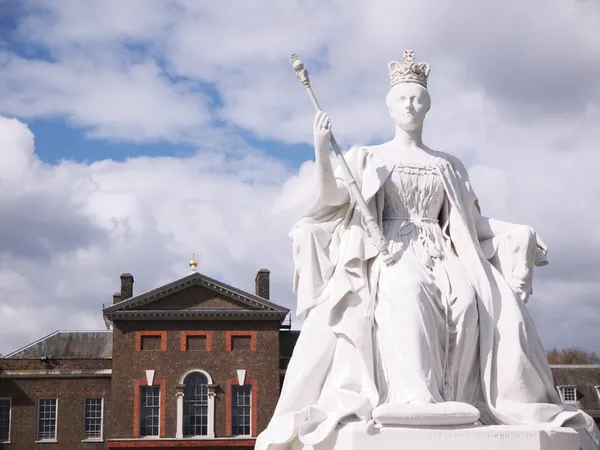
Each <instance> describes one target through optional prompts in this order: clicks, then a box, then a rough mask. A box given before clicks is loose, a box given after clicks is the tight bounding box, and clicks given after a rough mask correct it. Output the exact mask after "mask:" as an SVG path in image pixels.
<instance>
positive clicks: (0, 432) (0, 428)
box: [0, 398, 12, 442]
mask: <svg viewBox="0 0 600 450" xmlns="http://www.w3.org/2000/svg"><path fill="white" fill-rule="evenodd" d="M11 406H12V405H11V400H10V398H0V442H9V441H10V407H11Z"/></svg>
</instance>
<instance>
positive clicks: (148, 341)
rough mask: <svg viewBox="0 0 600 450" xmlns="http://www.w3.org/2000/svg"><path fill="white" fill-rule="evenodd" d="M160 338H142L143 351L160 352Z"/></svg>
mask: <svg viewBox="0 0 600 450" xmlns="http://www.w3.org/2000/svg"><path fill="white" fill-rule="evenodd" d="M160 341H161V338H160V336H142V351H146V352H148V351H150V352H159V351H160Z"/></svg>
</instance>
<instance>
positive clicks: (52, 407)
mask: <svg viewBox="0 0 600 450" xmlns="http://www.w3.org/2000/svg"><path fill="white" fill-rule="evenodd" d="M133 286H134V278H133V276H131V275H130V274H123V275H121V290H120V292H119V293H118V294H115V295H114V296H113V304H112V305H110V306H108V307H106V308H104V310H103V313H104V318H105V321H106V322H107V324H108V325H111V327H112V330H111V331H103V332H56V333H53V334H51V335H49V336H46V337H45V338H43V339H41V340H39V341H37V342H34V343H32V344H30V345H28V346H26V347H24V348H22V349H19V350H17V351H15V352H13V353H11V354H9V355H7V356H5V357H4V358H2V359H0V449H4V448H6V449H14V450H29V449H32V448H36V447H37V444H36V443H44V445H43V447H42V448H44V449H48V450H50V449H68V450H71V449H73V450H75V449H101V448H102V449H103V448H109V449H110V448H119V449H146V448H188V449H193V448H202V449H206V448H219V449H226V448H236V449H240V448H253V447H254V441H255V438H256V436H257V434H258V433H259V432H260V431H261V430H262V429H264V428H265V427H266V425H267V423H268V421H269V419H270V416H271V414H272V412H273V410H274V408H275V405H276V403H277V399H278V397H279V386H280V376H282V374H283V372H282V370H281V369H283V370H284V369H285V366H286V361H288V360H289V355H286V354H285V353H286V352H291V351H292V349H293V344H294V343H295V339H296V337H297V334H298V333H297V332H294V331H291V330H290V329H289V326H286V325H285V324H284V320H285V318H286V316H287V315H288V313H289V310H288V309H286V308H284V307H281V306H279V305H277V304H275V303H272V302H271V301H270V300H269V272H268V271H267V270H260V271H259V272H258V274H257V276H256V294H255V295H253V294H249V293H247V292H243V291H241V290H239V289H236V288H234V287H232V286H228V285H226V284H224V283H221V282H219V281H216V280H213V279H211V278H209V277H207V276H204V275H202V274H199V273H196V272H194V273H192V274H190V275H188V276H186V277H184V278H182V279H179V280H177V281H174V282H173V283H170V284H167V285H165V286H161V287H159V288H157V289H154V290H152V291H149V292H145V293H143V294H139V295H134V291H133ZM282 336H283V337H282ZM280 340H282V341H283V342H284V345H283V349H284V354H283V355H281V354H280ZM280 366H281V367H280Z"/></svg>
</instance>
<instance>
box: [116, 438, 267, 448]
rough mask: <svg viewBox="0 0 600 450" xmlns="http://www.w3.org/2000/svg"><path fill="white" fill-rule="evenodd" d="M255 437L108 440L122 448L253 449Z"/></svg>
mask: <svg viewBox="0 0 600 450" xmlns="http://www.w3.org/2000/svg"><path fill="white" fill-rule="evenodd" d="M255 443H256V440H255V439H249V438H243V439H237V438H217V439H173V438H165V439H152V440H150V439H111V440H108V441H107V448H109V449H112V448H121V449H134V448H141V449H150V448H192V449H196V448H199V447H209V449H212V448H214V447H227V448H231V447H240V448H248V449H253V448H254V444H255Z"/></svg>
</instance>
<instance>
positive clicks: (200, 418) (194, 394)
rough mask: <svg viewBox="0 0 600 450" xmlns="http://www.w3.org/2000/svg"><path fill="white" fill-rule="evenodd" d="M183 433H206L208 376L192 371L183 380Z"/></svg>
mask: <svg viewBox="0 0 600 450" xmlns="http://www.w3.org/2000/svg"><path fill="white" fill-rule="evenodd" d="M183 382H184V384H185V388H184V390H183V434H184V435H185V436H206V435H208V378H207V377H206V375H204V374H203V373H200V372H193V373H191V374H189V375H188V376H187V377H185V380H184V381H183Z"/></svg>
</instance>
